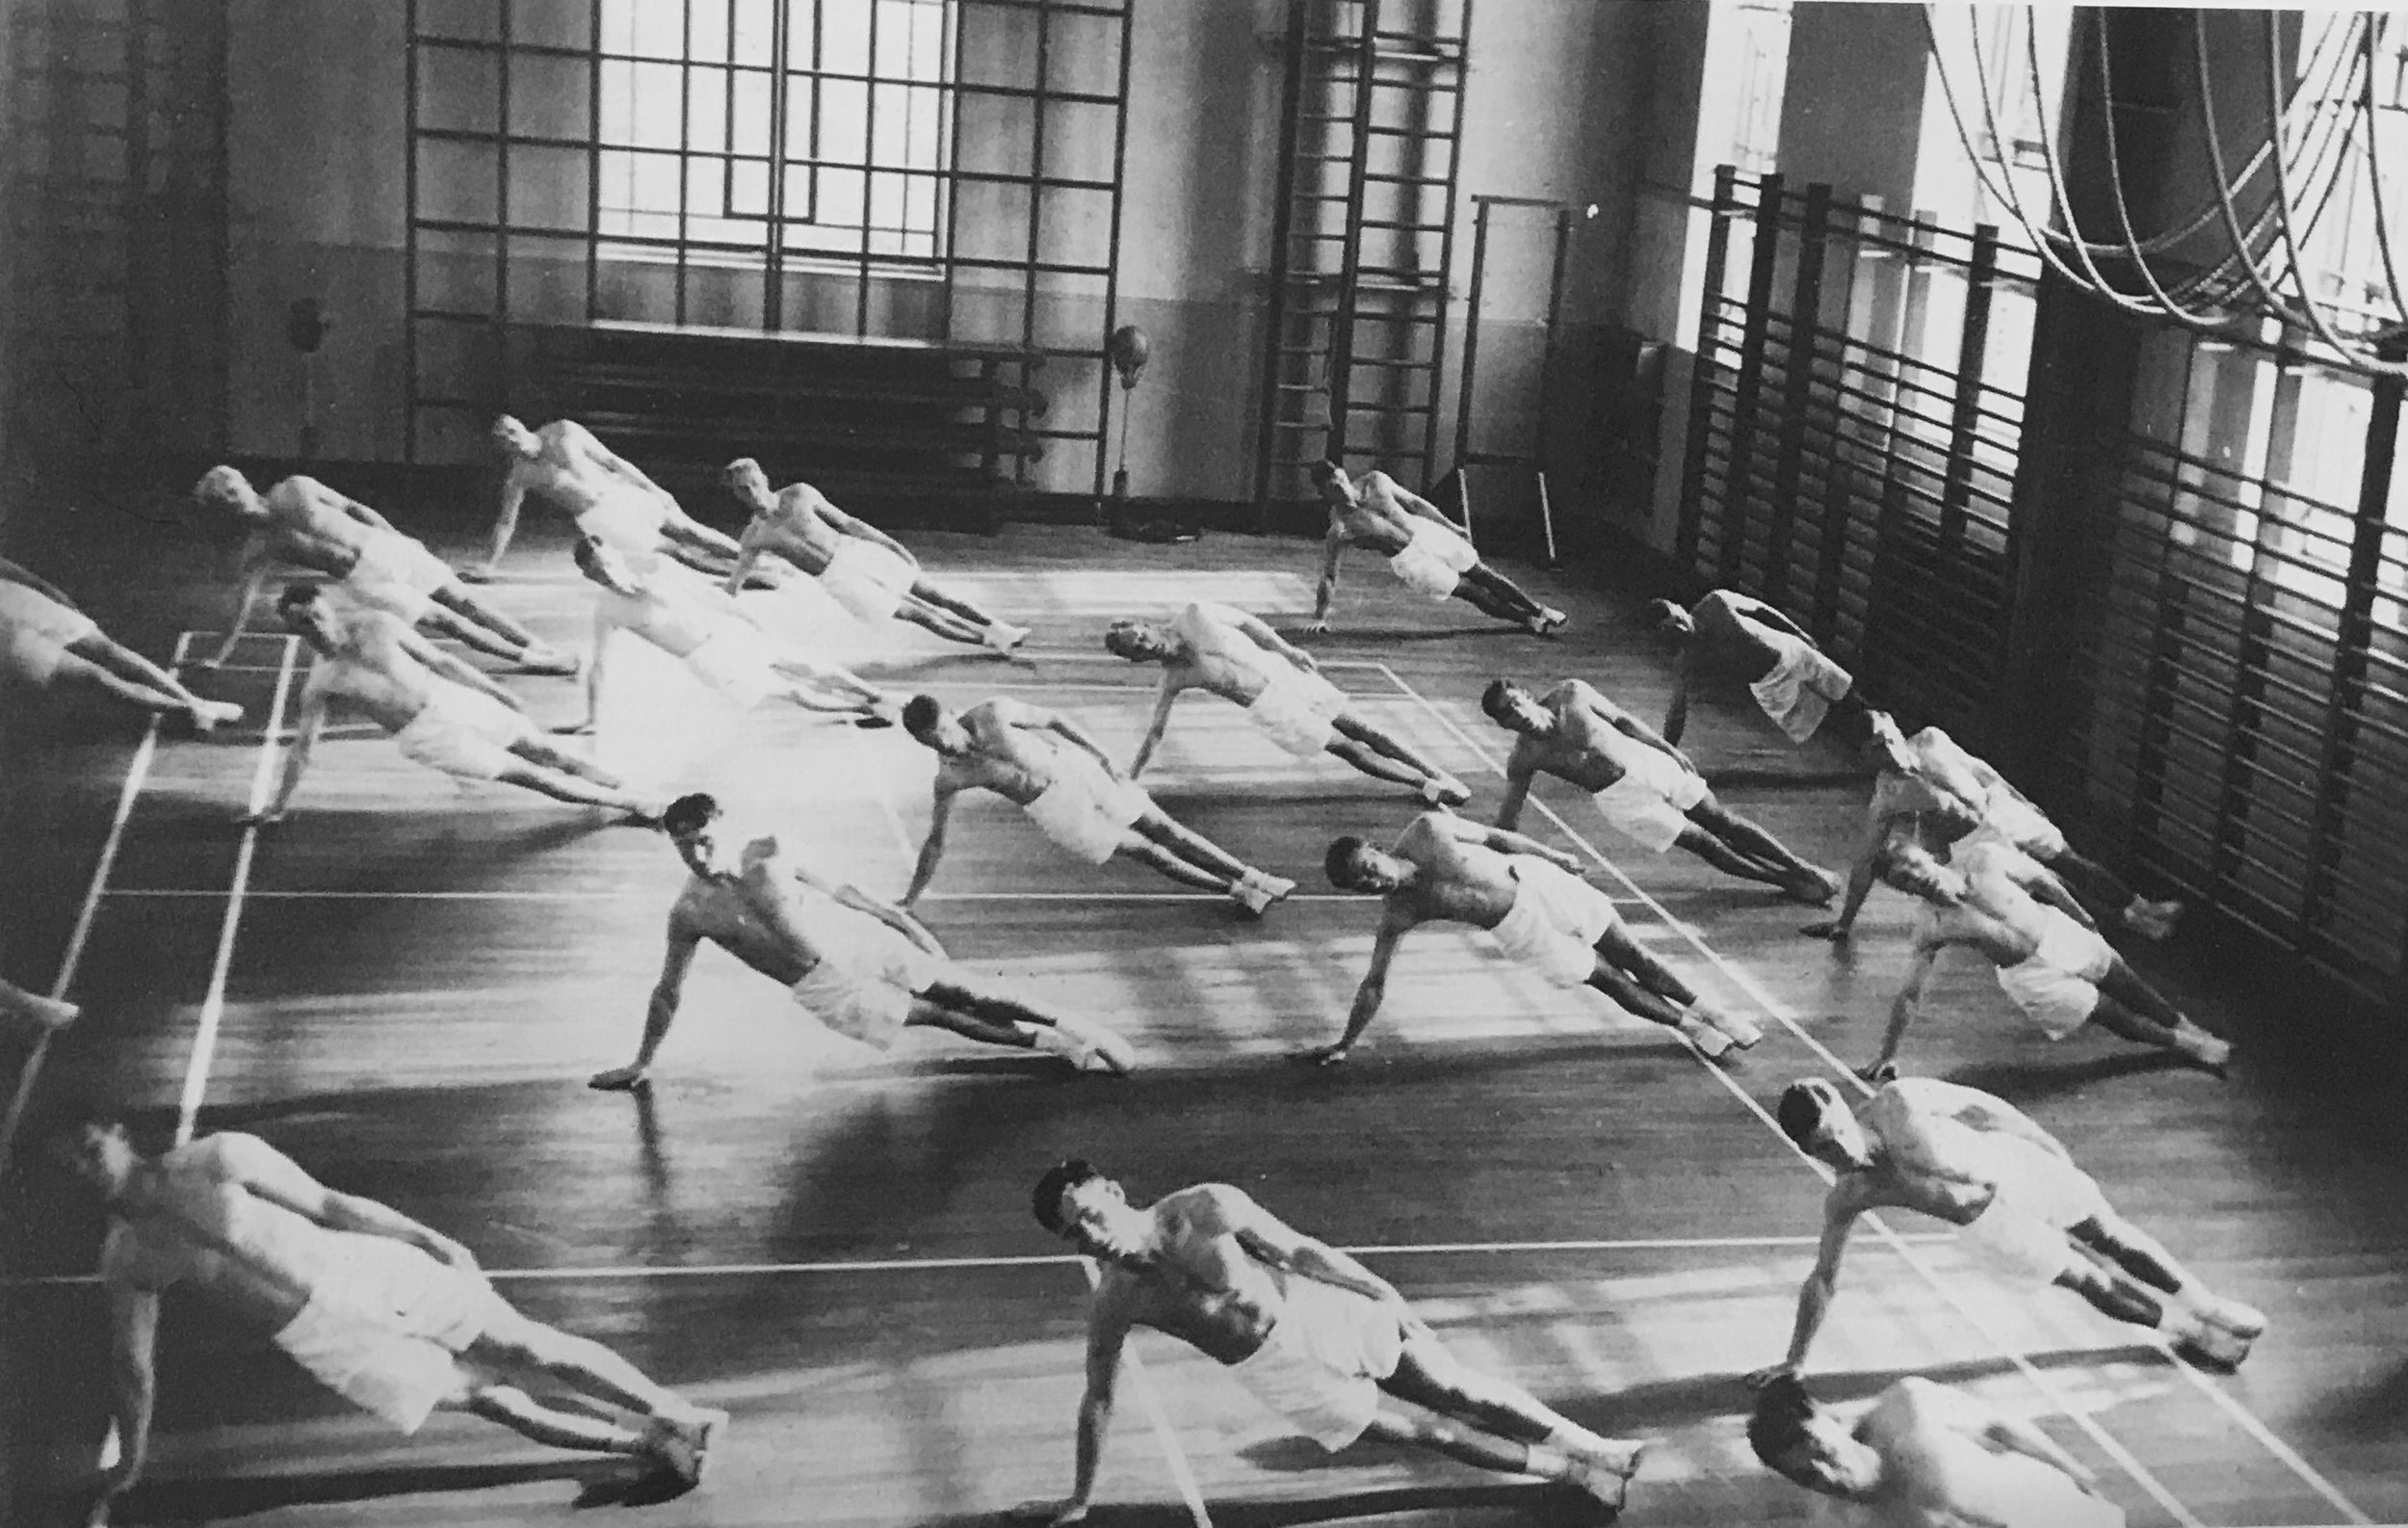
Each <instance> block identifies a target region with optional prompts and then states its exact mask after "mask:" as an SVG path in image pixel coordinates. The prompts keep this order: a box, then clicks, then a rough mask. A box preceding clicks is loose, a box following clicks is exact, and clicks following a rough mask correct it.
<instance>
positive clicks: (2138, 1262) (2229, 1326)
mask: <svg viewBox="0 0 2408 1528" xmlns="http://www.w3.org/2000/svg"><path fill="white" fill-rule="evenodd" d="M2069 1234H2070V1235H2072V1236H2073V1238H2074V1239H2075V1240H2076V1241H2078V1242H2080V1243H2081V1245H2082V1246H2084V1247H2087V1248H2089V1249H2090V1250H2092V1251H2096V1252H2099V1253H2102V1254H2103V1255H2105V1256H2106V1257H2107V1259H2108V1260H2110V1261H2111V1262H2113V1263H2114V1264H2115V1266H2117V1267H2118V1268H2121V1269H2123V1270H2124V1272H2126V1273H2128V1274H2130V1275H2132V1277H2133V1278H2136V1279H2138V1280H2140V1281H2141V1282H2142V1283H2144V1284H2147V1285H2149V1286H2150V1287H2151V1288H2153V1289H2161V1290H2163V1291H2165V1292H2166V1293H2167V1294H2169V1295H2172V1296H2173V1297H2174V1298H2175V1299H2177V1300H2180V1301H2182V1302H2184V1303H2186V1304H2188V1305H2189V1306H2190V1307H2191V1308H2192V1309H2193V1310H2195V1311H2197V1312H2198V1313H2199V1315H2200V1316H2201V1317H2202V1318H2203V1319H2204V1320H2207V1321H2209V1322H2212V1323H2213V1324H2215V1325H2217V1326H2220V1327H2223V1328H2225V1329H2226V1330H2230V1331H2231V1332H2233V1333H2234V1334H2235V1335H2236V1336H2239V1337H2242V1338H2252V1337H2255V1336H2257V1335H2258V1334H2259V1333H2260V1332H2262V1331H2264V1330H2265V1317H2264V1314H2263V1313H2261V1312H2259V1311H2258V1310H2256V1309H2254V1308H2252V1307H2251V1306H2248V1305H2245V1304H2241V1303H2240V1302H2239V1301H2238V1300H2225V1299H2221V1298H2219V1297H2218V1296H2216V1295H2214V1294H2212V1293H2211V1292H2210V1291H2209V1289H2208V1286H2207V1285H2206V1284H2205V1283H2202V1282H2201V1281H2200V1280H2199V1278H2198V1277H2197V1276H2196V1275H2194V1274H2192V1273H2191V1272H2190V1270H2189V1269H2187V1268H2185V1267H2184V1266H2183V1265H2182V1264H2180V1263H2178V1262H2176V1261H2175V1260H2174V1254H2173V1253H2172V1252H2169V1251H2166V1250H2165V1247H2164V1245H2163V1244H2162V1243H2160V1242H2159V1240H2158V1239H2157V1238H2156V1237H2154V1236H2151V1235H2150V1234H2149V1233H2148V1232H2146V1231H2144V1230H2142V1229H2141V1228H2140V1227H2139V1226H2137V1225H2133V1223H2132V1222H2130V1221H2128V1220H2126V1219H2124V1217H2123V1216H2121V1215H2118V1214H2116V1213H2115V1212H2114V1211H2113V1210H2111V1209H2107V1210H2101V1211H2100V1212H2099V1213H2098V1214H2096V1215H2093V1216H2092V1217H2091V1218H2090V1219H2088V1220H2086V1221H2082V1222H2081V1223H2079V1224H2078V1225H2074V1226H2073V1227H2071V1229H2070V1231H2069Z"/></svg>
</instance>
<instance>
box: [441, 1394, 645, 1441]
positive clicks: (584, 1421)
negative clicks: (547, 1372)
mask: <svg viewBox="0 0 2408 1528" xmlns="http://www.w3.org/2000/svg"><path fill="white" fill-rule="evenodd" d="M444 1409H446V1410H455V1411H467V1412H470V1413H472V1414H473V1415H477V1416H482V1417H484V1419H485V1420H486V1421H488V1422H498V1423H500V1424H501V1425H502V1426H504V1427H507V1428H509V1429H510V1431H511V1432H513V1433H516V1434H517V1435H518V1436H521V1437H525V1438H532V1439H534V1440H535V1441H536V1442H538V1443H541V1444H543V1445H544V1446H545V1447H547V1448H573V1449H580V1450H583V1451H584V1452H586V1453H589V1454H628V1455H634V1456H637V1457H643V1456H649V1455H655V1454H658V1453H659V1452H660V1451H659V1449H658V1447H657V1446H656V1445H655V1444H654V1443H653V1441H652V1438H651V1435H650V1433H649V1432H639V1431H637V1430H636V1429H634V1428H632V1427H626V1426H623V1425H621V1424H619V1423H616V1422H611V1421H606V1420H604V1419H603V1418H601V1417H598V1416H593V1415H590V1414H589V1413H587V1412H585V1411H583V1410H572V1409H567V1403H563V1405H559V1406H547V1405H546V1404H544V1403H543V1402H541V1401H538V1400H537V1399H536V1398H535V1397H534V1396H532V1395H529V1394H528V1393H527V1392H526V1391H524V1390H522V1389H520V1388H519V1387H518V1386H516V1385H514V1384H503V1383H496V1382H491V1381H477V1382H474V1383H470V1384H468V1385H466V1386H464V1387H463V1389H462V1392H461V1394H460V1395H459V1396H458V1399H456V1400H448V1401H446V1402H445V1403H444Z"/></svg>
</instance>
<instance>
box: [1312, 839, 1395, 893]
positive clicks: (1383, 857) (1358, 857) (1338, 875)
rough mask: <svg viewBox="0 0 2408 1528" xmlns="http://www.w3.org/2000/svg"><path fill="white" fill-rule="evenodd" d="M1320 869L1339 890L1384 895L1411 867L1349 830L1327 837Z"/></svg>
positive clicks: (1393, 888)
mask: <svg viewBox="0 0 2408 1528" xmlns="http://www.w3.org/2000/svg"><path fill="white" fill-rule="evenodd" d="M1322 873H1323V874H1324V875H1326V876H1328V877H1329V883H1330V884H1331V885H1333V886H1336V887H1337V888H1338V889H1339V890H1341V891H1368V892H1372V893H1374V894H1377V895H1383V896H1384V895H1386V894H1387V893H1388V892H1391V891H1394V890H1396V889H1397V888H1398V887H1399V886H1401V885H1403V884H1404V883H1405V882H1406V880H1407V879H1408V878H1409V877H1410V876H1411V875H1412V867H1411V866H1409V865H1407V864H1405V863H1404V861H1402V860H1400V859H1399V858H1397V856H1394V855H1391V854H1388V853H1386V852H1385V851H1383V850H1380V849H1378V848H1375V847H1374V846H1373V845H1372V844H1370V843H1367V842H1365V841H1364V840H1363V839H1360V838H1357V837H1356V836H1355V835H1354V834H1352V833H1348V834H1345V835H1344V836H1342V837H1339V838H1334V839H1331V840H1330V844H1329V853H1328V854H1326V855H1324V856H1322Z"/></svg>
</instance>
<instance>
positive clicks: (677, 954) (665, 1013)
mask: <svg viewBox="0 0 2408 1528" xmlns="http://www.w3.org/2000/svg"><path fill="white" fill-rule="evenodd" d="M701 942H702V939H701V935H697V934H695V933H694V931H693V930H691V929H689V928H687V927H686V926H685V925H684V924H683V923H682V922H681V921H680V920H678V919H676V918H674V917H672V918H671V919H670V920H669V925H668V950H667V954H665V955H664V956H663V957H662V958H661V976H660V980H658V981H656V982H654V983H653V984H652V995H651V997H650V998H649V999H647V1000H646V1001H645V1003H644V1009H643V1039H642V1041H641V1042H639V1043H638V1044H637V1046H636V1059H635V1061H634V1062H633V1063H632V1064H630V1065H628V1066H625V1067H612V1068H611V1069H610V1070H608V1071H597V1072H595V1073H594V1074H593V1075H592V1076H591V1077H589V1078H587V1079H586V1086H587V1087H589V1088H602V1089H620V1088H632V1087H634V1086H635V1085H636V1084H637V1083H639V1082H641V1081H642V1080H643V1075H644V1072H645V1071H646V1070H648V1069H649V1068H650V1067H651V1066H652V1058H653V1057H655V1056H657V1055H659V1054H660V1053H661V1042H662V1041H665V1040H667V1039H668V1031H669V1026H670V1025H672V1024H674V1023H676V1022H677V1005H678V1003H679V1002H680V1001H681V1000H682V999H683V998H684V996H685V992H686V973H687V972H688V971H689V970H691V969H693V967H694V950H695V949H696V947H698V946H699V945H700V944H701Z"/></svg>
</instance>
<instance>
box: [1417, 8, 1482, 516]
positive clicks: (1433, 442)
mask: <svg viewBox="0 0 2408 1528" xmlns="http://www.w3.org/2000/svg"><path fill="white" fill-rule="evenodd" d="M1441 9H1442V10H1443V7H1442V8H1441ZM1436 24H1437V23H1435V22H1433V28H1435V26H1436ZM1431 50H1432V51H1433V52H1444V51H1445V49H1444V48H1443V47H1441V46H1440V45H1439V44H1438V43H1437V42H1435V41H1433V42H1432V43H1431ZM1471 92H1472V0H1463V14H1462V20H1461V26H1460V31H1459V34H1458V36H1457V37H1456V38H1455V43H1454V121H1453V125H1451V126H1450V127H1449V128H1448V130H1447V179H1446V196H1445V198H1443V199H1444V201H1445V206H1446V213H1445V216H1444V217H1442V218H1441V219H1439V224H1440V228H1439V234H1438V291H1437V298H1436V301H1435V302H1434V303H1433V304H1432V306H1431V310H1430V326H1429V387H1430V397H1429V412H1428V413H1427V414H1426V415H1425V416H1424V419H1425V433H1424V434H1423V435H1422V479H1423V481H1424V482H1427V481H1428V479H1429V470H1430V460H1431V455H1432V453H1434V452H1435V451H1436V450H1437V445H1438V379H1439V378H1441V377H1443V376H1445V375H1446V374H1447V287H1448V284H1449V283H1450V282H1451V281H1453V278H1454V223H1455V210H1456V209H1455V199H1454V194H1455V187H1456V185H1457V183H1458V182H1459V180H1460V179H1461V175H1462V169H1463V101H1464V97H1466V96H1467V95H1469V94H1471ZM1416 221H1419V220H1418V217H1417V219H1416ZM1420 238H1421V236H1420V235H1419V234H1418V233H1417V234H1415V235H1414V240H1415V250H1416V252H1417V253H1418V251H1419V249H1420Z"/></svg>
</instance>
